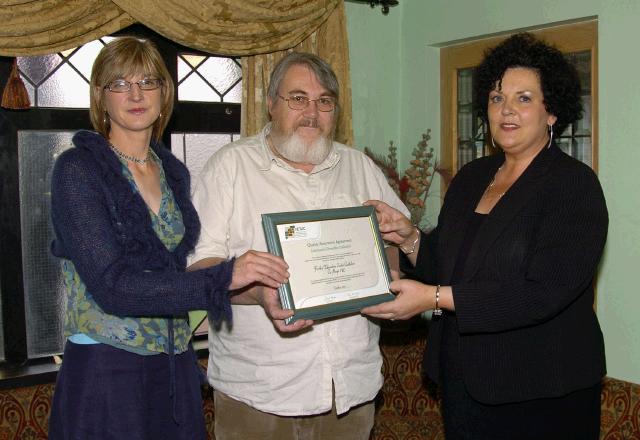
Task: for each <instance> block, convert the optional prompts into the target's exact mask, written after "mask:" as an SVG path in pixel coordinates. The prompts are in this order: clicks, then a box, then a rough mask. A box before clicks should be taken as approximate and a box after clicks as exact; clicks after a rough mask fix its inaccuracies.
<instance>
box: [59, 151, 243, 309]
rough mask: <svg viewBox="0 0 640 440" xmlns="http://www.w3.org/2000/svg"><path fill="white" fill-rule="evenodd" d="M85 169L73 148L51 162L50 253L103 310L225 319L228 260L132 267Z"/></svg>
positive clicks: (93, 175) (104, 197) (97, 185)
mask: <svg viewBox="0 0 640 440" xmlns="http://www.w3.org/2000/svg"><path fill="white" fill-rule="evenodd" d="M91 165H92V160H91V159H87V157H86V155H84V156H83V152H81V151H77V149H72V150H69V151H67V152H65V153H63V154H62V155H61V156H60V157H59V158H58V160H57V161H56V164H55V167H54V170H53V175H52V188H51V215H52V221H53V226H54V231H55V235H56V241H55V242H54V245H53V253H54V255H56V256H60V257H63V258H68V259H69V260H71V261H72V262H73V264H74V266H75V267H76V270H77V271H78V273H79V275H80V278H81V279H82V281H83V282H84V283H85V284H86V286H87V290H88V292H90V293H91V295H92V296H93V297H94V299H95V301H96V303H97V304H98V305H99V306H100V307H101V308H102V309H103V311H105V312H107V313H109V314H112V315H117V316H158V315H172V314H181V313H184V312H187V311H189V310H197V309H201V310H202V309H205V310H208V311H209V313H210V315H211V316H212V317H213V318H214V319H216V318H218V319H220V318H225V317H226V318H230V313H231V312H230V310H231V308H230V303H229V292H228V287H229V284H230V282H231V275H232V271H233V263H234V262H233V260H232V261H227V262H223V263H221V264H219V265H216V266H213V267H210V268H207V269H203V270H199V271H194V272H184V271H183V270H182V268H180V269H178V268H174V267H171V268H165V269H162V270H160V269H158V268H157V267H158V265H153V266H154V268H153V269H149V268H147V267H145V265H144V263H140V264H137V263H138V262H135V263H133V262H132V257H131V250H130V249H126V248H125V247H124V246H123V245H122V243H123V241H122V240H121V239H120V238H121V237H119V234H120V232H119V231H118V230H117V229H116V228H115V227H114V222H117V219H116V218H115V217H114V209H115V207H114V206H113V203H112V202H111V201H110V200H109V197H108V194H107V192H106V191H105V190H104V189H103V185H101V181H100V179H101V173H100V172H99V170H97V169H94V168H95V167H92V166H91Z"/></svg>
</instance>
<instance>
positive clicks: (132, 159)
mask: <svg viewBox="0 0 640 440" xmlns="http://www.w3.org/2000/svg"><path fill="white" fill-rule="evenodd" d="M109 148H111V150H112V151H113V152H114V153H116V155H117V156H118V157H119V158H121V159H124V160H127V161H129V162H133V163H137V164H138V165H146V164H147V162H149V159H150V158H151V156H150V155H149V149H148V148H147V157H145V158H144V159H138V158H137V157H133V156H129V155H128V154H124V153H123V152H122V151H120V150H118V148H117V147H116V146H115V145H113V144H112V143H111V142H109Z"/></svg>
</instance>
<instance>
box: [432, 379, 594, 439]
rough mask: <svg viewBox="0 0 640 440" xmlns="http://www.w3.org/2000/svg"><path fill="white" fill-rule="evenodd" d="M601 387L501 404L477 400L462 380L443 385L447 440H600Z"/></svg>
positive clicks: (443, 411) (443, 408)
mask: <svg viewBox="0 0 640 440" xmlns="http://www.w3.org/2000/svg"><path fill="white" fill-rule="evenodd" d="M601 389H602V384H601V383H597V384H596V385H594V386H592V387H590V388H587V389H583V390H579V391H575V392H573V393H570V394H568V395H566V396H563V397H557V398H547V399H536V400H530V401H526V402H518V403H509V404H503V405H485V404H482V403H480V402H478V401H477V400H475V399H473V398H472V397H471V396H470V395H469V394H468V393H467V390H466V388H465V386H464V383H463V382H462V381H461V380H454V381H443V384H442V394H443V396H442V413H443V419H444V427H445V437H446V439H447V440H598V438H599V436H600V392H601Z"/></svg>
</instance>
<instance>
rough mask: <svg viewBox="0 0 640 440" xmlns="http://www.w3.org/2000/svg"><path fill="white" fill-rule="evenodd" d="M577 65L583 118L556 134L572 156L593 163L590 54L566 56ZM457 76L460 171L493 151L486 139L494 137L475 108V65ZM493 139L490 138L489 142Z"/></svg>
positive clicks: (560, 144) (582, 53)
mask: <svg viewBox="0 0 640 440" xmlns="http://www.w3.org/2000/svg"><path fill="white" fill-rule="evenodd" d="M566 56H567V57H568V58H569V61H570V62H572V63H573V64H574V66H575V67H576V69H577V70H578V74H579V77H580V86H581V87H582V93H583V95H582V104H583V107H584V114H583V117H582V119H580V120H578V121H577V122H576V123H575V124H573V125H570V126H569V127H567V129H566V130H565V132H564V133H562V134H561V135H560V134H559V133H555V136H554V137H555V139H556V143H557V144H558V146H559V147H560V148H561V149H562V150H563V151H565V152H566V153H567V154H569V155H570V156H572V157H575V158H576V159H578V160H580V161H582V162H584V163H585V164H587V165H589V166H592V165H593V164H592V141H591V136H592V128H591V120H592V119H591V114H592V105H591V53H590V52H589V51H584V52H576V53H571V54H567V55H566ZM457 72H458V75H457V84H458V90H457V96H458V99H457V108H458V111H457V122H458V139H457V155H458V157H457V159H458V160H457V163H458V170H459V169H460V168H462V167H463V166H464V165H465V164H466V163H468V162H470V161H472V160H473V159H476V158H478V157H482V156H485V155H487V154H489V153H490V151H491V146H490V145H488V144H487V142H486V140H487V139H489V140H490V139H491V137H490V134H489V130H488V127H486V125H485V124H484V122H483V121H482V120H481V119H480V118H479V117H478V116H477V112H475V111H474V107H475V103H474V101H473V94H472V87H473V75H474V69H473V68H466V69H458V71H457ZM489 142H490V141H489Z"/></svg>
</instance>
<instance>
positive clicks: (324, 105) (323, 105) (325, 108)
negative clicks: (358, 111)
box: [278, 95, 336, 112]
mask: <svg viewBox="0 0 640 440" xmlns="http://www.w3.org/2000/svg"><path fill="white" fill-rule="evenodd" d="M278 97H279V98H282V100H283V101H287V105H288V106H289V108H290V109H291V110H304V109H305V108H307V107H309V103H311V102H314V101H315V103H316V105H317V106H318V110H319V111H321V112H330V111H332V110H333V109H334V108H336V101H335V99H333V98H331V97H329V96H323V97H322V98H318V99H309V98H307V97H306V96H301V95H294V96H292V97H291V98H285V97H284V96H280V95H278Z"/></svg>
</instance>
